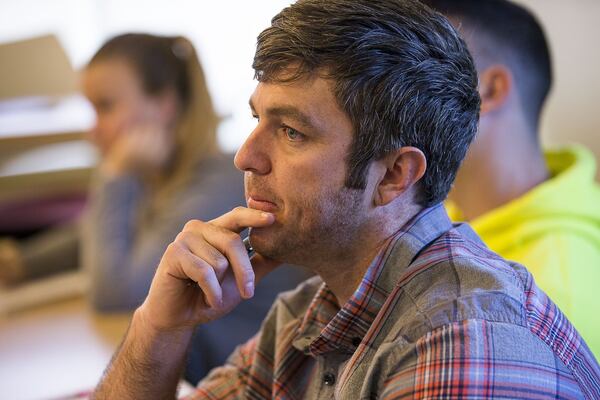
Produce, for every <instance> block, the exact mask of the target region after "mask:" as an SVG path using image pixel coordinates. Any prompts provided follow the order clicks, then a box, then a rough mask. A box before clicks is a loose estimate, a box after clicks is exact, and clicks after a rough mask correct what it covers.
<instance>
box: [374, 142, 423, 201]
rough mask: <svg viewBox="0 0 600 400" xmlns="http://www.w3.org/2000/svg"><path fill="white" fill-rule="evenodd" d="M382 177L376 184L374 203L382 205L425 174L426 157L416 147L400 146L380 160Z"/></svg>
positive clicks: (409, 187)
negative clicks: (382, 171) (382, 169)
mask: <svg viewBox="0 0 600 400" xmlns="http://www.w3.org/2000/svg"><path fill="white" fill-rule="evenodd" d="M379 162H380V163H382V167H383V168H385V172H384V175H383V178H382V179H381V181H380V182H379V184H378V185H377V188H376V190H375V196H374V203H375V205H377V206H384V205H387V204H389V203H391V202H392V201H394V200H395V199H396V198H398V197H400V196H401V195H403V194H404V193H406V192H408V191H409V190H410V189H411V188H412V187H413V186H414V185H415V183H417V182H418V181H419V180H420V179H421V178H422V177H423V175H424V174H425V170H426V169H427V159H426V158H425V154H423V152H422V151H421V150H419V149H417V148H416V147H410V146H407V147H401V148H399V149H398V150H396V151H394V152H392V153H390V154H388V155H386V156H385V157H384V158H383V159H382V160H379Z"/></svg>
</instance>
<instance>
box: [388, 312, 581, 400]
mask: <svg viewBox="0 0 600 400" xmlns="http://www.w3.org/2000/svg"><path fill="white" fill-rule="evenodd" d="M515 343H517V344H519V346H515ZM522 344H530V345H522ZM381 393H382V395H381V397H380V398H381V399H386V400H392V399H408V398H409V399H413V398H414V399H421V398H428V399H438V398H464V399H481V398H519V399H540V398H555V396H558V397H560V398H583V397H584V396H583V395H582V393H581V392H580V390H579V388H578V386H577V383H576V381H575V380H574V378H573V376H572V374H571V372H570V371H569V370H568V368H567V367H565V366H564V365H563V364H562V363H561V362H560V361H559V360H557V359H556V358H555V357H554V356H553V355H552V354H551V353H549V352H548V351H547V349H545V347H544V346H543V345H542V343H541V341H540V340H539V339H537V337H535V336H533V335H532V334H531V333H530V332H528V329H527V328H526V327H515V326H514V325H511V324H499V323H490V322H487V321H482V320H467V321H463V322H458V323H454V324H450V325H445V326H443V327H440V328H438V329H436V330H433V331H431V332H429V333H427V334H426V335H425V336H423V337H421V338H420V339H419V340H418V341H417V342H416V343H415V345H414V348H412V349H410V350H409V351H407V352H404V355H403V357H402V358H401V359H399V360H396V361H395V365H394V366H393V367H392V368H391V370H390V372H389V374H388V375H387V377H386V379H385V380H384V381H383V388H382V391H381Z"/></svg>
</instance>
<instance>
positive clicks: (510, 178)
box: [423, 0, 600, 357]
mask: <svg viewBox="0 0 600 400" xmlns="http://www.w3.org/2000/svg"><path fill="white" fill-rule="evenodd" d="M423 2H424V3H425V4H427V5H429V6H430V7H432V8H433V9H435V10H438V11H440V12H441V13H443V14H445V15H446V16H448V17H449V18H450V20H451V21H452V22H453V23H454V25H455V26H457V27H458V28H459V29H460V31H461V33H462V34H463V36H464V38H465V40H466V42H467V45H468V46H469V49H470V51H471V53H472V54H473V57H474V59H475V64H476V67H477V70H478V74H479V93H480V95H481V101H482V103H481V119H480V125H479V132H478V135H477V136H476V139H475V141H474V142H473V144H472V145H471V147H470V148H469V151H468V152H467V156H466V158H465V160H464V163H463V165H462V167H461V168H460V169H459V171H458V174H457V176H456V180H455V183H454V187H453V188H452V190H451V191H450V195H449V200H450V201H449V204H448V208H449V213H450V216H451V218H452V219H453V220H455V221H458V220H466V221H468V222H469V224H470V225H471V226H472V227H473V229H474V230H475V231H476V232H477V233H478V234H479V235H480V237H481V238H482V239H483V241H484V242H485V243H486V244H487V245H488V246H490V247H491V249H492V250H494V251H496V252H497V253H498V254H500V255H501V256H503V257H505V258H507V259H510V260H515V261H517V262H519V263H522V264H524V265H526V266H527V268H528V269H529V270H530V271H531V273H532V274H533V276H534V277H535V280H536V282H537V283H538V285H539V286H540V287H541V288H542V289H543V290H544V291H546V293H548V294H549V296H550V297H551V298H552V299H553V300H554V301H555V302H556V304H557V305H558V306H559V307H560V309H561V310H562V311H563V312H564V313H565V314H566V315H567V317H569V319H570V320H571V322H573V324H574V325H575V327H576V328H577V329H578V330H579V332H580V333H581V335H582V336H583V337H584V339H585V340H586V342H587V343H588V345H589V346H590V347H591V349H592V351H593V352H594V353H595V355H596V357H598V356H599V355H600V314H599V313H598V312H597V310H600V297H598V296H597V295H596V287H597V285H598V282H600V188H599V186H598V184H597V183H596V182H595V181H594V177H595V174H596V166H595V160H594V157H593V155H592V154H591V153H590V152H589V151H588V150H587V149H585V148H584V147H582V146H571V147H564V148H561V149H555V150H546V151H543V150H542V147H541V145H540V134H539V126H540V116H541V112H542V108H543V106H544V103H545V101H546V97H547V95H548V92H549V91H550V87H551V85H552V67H551V59H550V51H549V48H548V44H547V41H546V38H545V35H544V31H543V29H542V27H541V26H540V24H539V22H538V21H537V19H536V18H535V17H534V16H533V15H532V14H531V13H530V12H529V11H528V10H527V9H525V8H523V7H522V6H520V5H517V4H514V3H512V2H510V1H507V0H423Z"/></svg>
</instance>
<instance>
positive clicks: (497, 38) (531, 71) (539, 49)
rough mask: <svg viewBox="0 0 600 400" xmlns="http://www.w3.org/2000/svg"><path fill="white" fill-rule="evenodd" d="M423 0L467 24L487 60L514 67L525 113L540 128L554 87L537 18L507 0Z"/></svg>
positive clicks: (542, 33)
mask: <svg viewBox="0 0 600 400" xmlns="http://www.w3.org/2000/svg"><path fill="white" fill-rule="evenodd" d="M422 2H423V3H425V4H427V5H428V6H430V7H431V8H433V9H434V10H436V11H439V12H441V13H442V14H444V15H446V16H448V17H451V18H453V19H456V20H457V23H458V24H461V25H464V27H465V28H466V29H468V30H469V31H470V36H472V38H473V41H474V45H475V46H477V47H478V48H479V49H480V50H481V52H482V54H481V57H485V58H486V59H487V62H490V63H494V62H501V63H504V64H506V65H507V66H508V67H509V68H510V69H511V71H512V73H513V75H514V77H515V87H516V89H517V93H518V94H519V96H520V98H521V101H522V103H523V109H524V111H525V116H526V117H527V118H528V120H529V122H530V123H531V124H532V125H533V126H534V127H535V128H537V127H538V124H539V118H540V114H541V112H542V108H543V106H544V102H545V100H546V97H547V96H548V93H549V92H550V89H551V87H552V62H551V55H550V50H549V46H548V43H547V41H546V37H545V35H544V30H543V28H542V26H541V24H540V23H539V22H538V20H537V18H536V17H535V16H534V15H533V14H532V13H531V12H529V11H528V10H527V9H526V8H524V7H522V6H520V5H518V4H515V3H513V2H511V1H508V0H422Z"/></svg>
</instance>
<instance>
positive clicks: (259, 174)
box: [235, 78, 372, 264]
mask: <svg viewBox="0 0 600 400" xmlns="http://www.w3.org/2000/svg"><path fill="white" fill-rule="evenodd" d="M330 84H331V83H330V82H329V81H328V80H325V79H322V78H311V79H307V80H299V81H295V82H293V83H287V84H277V83H259V84H258V86H257V87H256V90H255V91H254V93H253V94H252V97H251V99H250V107H251V109H252V113H253V116H254V117H255V118H256V119H257V121H258V123H257V126H256V128H255V129H254V131H253V132H252V133H251V134H250V136H249V137H248V139H247V140H246V142H245V143H244V145H243V146H242V147H241V148H240V150H239V151H238V153H237V155H236V158H235V164H236V166H237V167H238V168H239V169H241V170H243V171H245V172H246V173H245V189H246V200H247V203H248V206H249V207H250V208H255V209H259V210H263V211H268V212H271V213H273V214H274V215H275V218H276V222H275V224H274V225H272V226H270V227H268V228H260V229H254V230H253V231H252V233H251V241H252V245H253V246H254V248H255V249H256V250H257V251H258V252H259V253H261V254H263V255H265V256H268V257H271V258H274V259H277V260H279V261H284V262H291V263H298V264H304V263H307V262H310V260H313V259H323V256H327V257H331V256H333V255H335V254H336V253H337V252H342V251H344V247H345V246H346V247H349V246H350V245H351V243H349V242H350V239H349V238H350V237H351V236H354V235H353V234H355V233H356V232H358V231H360V227H361V226H362V225H363V222H364V221H365V220H366V216H367V215H366V214H367V212H368V208H369V207H370V206H371V204H372V202H371V198H370V196H368V195H367V193H369V190H368V189H367V191H363V190H354V189H348V188H346V187H345V186H344V181H345V178H346V171H347V166H346V157H347V155H348V153H349V149H350V145H351V143H352V138H353V129H352V124H351V122H350V119H349V118H348V116H347V115H346V114H345V113H344V112H343V111H342V110H341V109H340V108H339V107H338V106H337V103H336V101H335V98H334V95H333V93H332V90H331V87H330Z"/></svg>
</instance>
